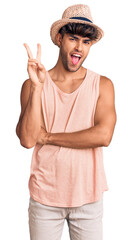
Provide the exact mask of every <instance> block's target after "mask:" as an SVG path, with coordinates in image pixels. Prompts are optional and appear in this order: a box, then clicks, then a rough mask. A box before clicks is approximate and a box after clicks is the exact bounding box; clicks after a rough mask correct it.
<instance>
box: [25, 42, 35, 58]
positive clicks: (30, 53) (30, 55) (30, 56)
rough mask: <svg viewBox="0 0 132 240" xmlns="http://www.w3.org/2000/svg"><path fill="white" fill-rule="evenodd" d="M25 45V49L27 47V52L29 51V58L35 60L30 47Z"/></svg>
mask: <svg viewBox="0 0 132 240" xmlns="http://www.w3.org/2000/svg"><path fill="white" fill-rule="evenodd" d="M23 45H24V47H25V48H26V50H27V54H28V57H29V58H33V54H32V52H31V50H30V48H29V46H28V45H27V44H26V43H24V44H23Z"/></svg>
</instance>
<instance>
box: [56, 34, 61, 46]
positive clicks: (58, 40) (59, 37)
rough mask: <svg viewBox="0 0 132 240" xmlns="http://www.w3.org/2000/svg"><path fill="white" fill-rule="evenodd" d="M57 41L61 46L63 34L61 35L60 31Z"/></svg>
mask: <svg viewBox="0 0 132 240" xmlns="http://www.w3.org/2000/svg"><path fill="white" fill-rule="evenodd" d="M56 41H57V43H58V46H59V47H60V45H61V41H62V36H61V34H60V33H57V35H56Z"/></svg>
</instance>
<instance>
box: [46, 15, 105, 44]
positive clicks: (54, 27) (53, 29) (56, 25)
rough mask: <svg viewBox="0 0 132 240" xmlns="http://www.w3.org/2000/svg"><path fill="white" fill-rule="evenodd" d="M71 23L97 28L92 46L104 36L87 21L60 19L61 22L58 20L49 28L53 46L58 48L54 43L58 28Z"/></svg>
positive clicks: (98, 28)
mask: <svg viewBox="0 0 132 240" xmlns="http://www.w3.org/2000/svg"><path fill="white" fill-rule="evenodd" d="M73 22H75V23H83V24H88V25H91V26H93V27H95V28H97V30H98V37H97V39H96V40H93V44H94V43H96V42H98V41H99V40H100V39H101V38H102V37H103V36H104V31H103V30H102V29H101V28H100V27H99V26H97V25H96V24H93V23H91V22H87V21H83V20H79V19H69V18H68V19H61V20H58V21H56V22H54V23H53V24H52V25H51V28H50V36H51V39H52V41H53V43H54V44H55V45H57V46H58V44H57V41H56V34H57V33H58V31H59V30H60V28H61V27H63V26H64V25H66V24H68V23H73Z"/></svg>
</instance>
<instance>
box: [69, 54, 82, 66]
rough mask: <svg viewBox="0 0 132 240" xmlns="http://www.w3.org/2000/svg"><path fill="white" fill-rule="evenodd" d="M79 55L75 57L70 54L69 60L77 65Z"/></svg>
mask: <svg viewBox="0 0 132 240" xmlns="http://www.w3.org/2000/svg"><path fill="white" fill-rule="evenodd" d="M80 59H81V57H76V56H73V55H71V61H72V63H73V64H74V65H77V64H78V63H79V61H80Z"/></svg>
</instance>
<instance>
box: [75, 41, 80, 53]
mask: <svg viewBox="0 0 132 240" xmlns="http://www.w3.org/2000/svg"><path fill="white" fill-rule="evenodd" d="M75 48H76V50H77V51H78V52H81V51H82V43H81V41H77V42H76V45H75Z"/></svg>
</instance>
